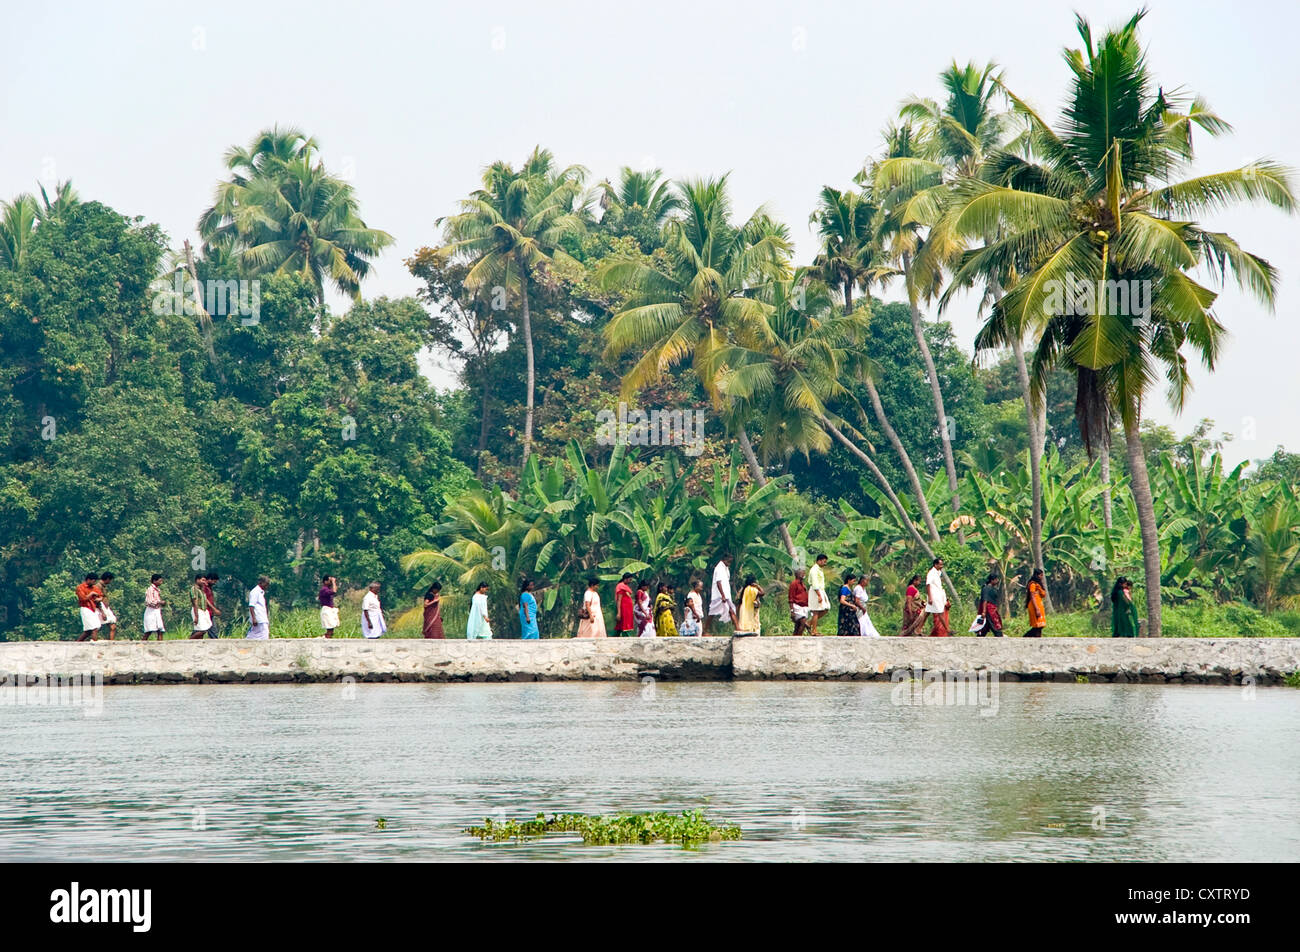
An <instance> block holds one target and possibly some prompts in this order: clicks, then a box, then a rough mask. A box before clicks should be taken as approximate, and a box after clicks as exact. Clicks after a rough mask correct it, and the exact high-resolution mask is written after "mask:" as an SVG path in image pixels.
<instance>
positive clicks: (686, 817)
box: [465, 810, 740, 849]
mask: <svg viewBox="0 0 1300 952" xmlns="http://www.w3.org/2000/svg"><path fill="white" fill-rule="evenodd" d="M465 832H466V833H467V834H469V835H470V836H477V837H478V838H479V839H481V840H493V841H496V842H500V841H503V840H531V839H537V838H538V837H541V836H545V835H546V834H547V833H577V834H579V835H581V836H582V842H583V843H584V844H585V845H587V846H606V845H611V844H619V843H654V842H656V841H663V842H665V843H676V844H678V845H680V846H681V847H682V848H684V849H686V848H690V847H693V846H698V845H700V844H701V843H716V842H719V841H721V840H738V839H740V827H738V826H718V825H715V824H713V823H710V822H709V821H708V820H707V819H706V818H705V816H704V814H703V813H702V812H701V811H699V810H686V811H684V812H682V813H633V814H619V815H618V816H612V817H602V816H587V815H586V814H583V813H560V814H554V813H553V814H551V818H550V819H549V820H548V819H546V814H544V813H539V814H537V816H536V818H535V819H532V820H523V821H515V820H506V821H504V822H494V821H493V820H491V819H489V818H484V820H483V825H482V826H471V827H468V828H467V829H466V830H465Z"/></svg>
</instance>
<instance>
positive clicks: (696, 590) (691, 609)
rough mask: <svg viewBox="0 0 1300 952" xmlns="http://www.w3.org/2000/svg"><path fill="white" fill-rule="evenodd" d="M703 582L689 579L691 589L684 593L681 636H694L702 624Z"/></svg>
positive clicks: (697, 633)
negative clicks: (684, 607) (684, 605)
mask: <svg viewBox="0 0 1300 952" xmlns="http://www.w3.org/2000/svg"><path fill="white" fill-rule="evenodd" d="M703 589H704V582H703V581H701V580H700V579H698V578H697V579H692V580H691V590H690V591H689V592H687V593H686V610H685V611H684V612H683V613H682V628H681V635H682V637H683V638H695V637H697V636H698V635H699V633H700V629H701V626H702V625H703V624H704V595H703Z"/></svg>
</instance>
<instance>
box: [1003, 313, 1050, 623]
mask: <svg viewBox="0 0 1300 952" xmlns="http://www.w3.org/2000/svg"><path fill="white" fill-rule="evenodd" d="M994 297H995V299H996V298H998V297H1001V292H1000V290H995V291H994ZM1011 350H1012V353H1014V354H1015V356H1016V374H1017V376H1019V377H1020V392H1021V395H1022V396H1023V397H1024V401H1025V425H1026V426H1027V427H1028V428H1029V483H1030V486H1031V493H1032V496H1033V502H1032V504H1031V505H1032V506H1033V508H1032V509H1031V510H1030V512H1029V526H1030V537H1031V539H1030V545H1031V547H1032V550H1033V555H1034V568H1036V569H1042V570H1043V577H1044V579H1046V577H1047V568H1046V566H1044V565H1043V432H1042V429H1040V427H1039V420H1038V412H1037V410H1036V409H1035V407H1034V401H1033V396H1032V394H1031V393H1030V390H1029V367H1028V365H1027V364H1026V363H1025V348H1024V345H1023V344H1021V342H1020V338H1019V337H1017V338H1016V339H1015V340H1013V341H1012V342H1011ZM1004 577H1005V576H1004ZM1043 588H1044V589H1046V588H1047V586H1046V585H1044V586H1043ZM1043 602H1044V607H1045V608H1046V609H1047V610H1048V611H1051V610H1052V596H1051V595H1044V596H1043Z"/></svg>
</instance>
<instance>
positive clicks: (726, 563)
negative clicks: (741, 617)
mask: <svg viewBox="0 0 1300 952" xmlns="http://www.w3.org/2000/svg"><path fill="white" fill-rule="evenodd" d="M728 619H730V620H731V627H732V628H733V629H734V628H735V627H736V603H735V602H733V601H732V600H731V556H730V555H724V556H723V557H722V558H720V559H718V564H717V565H715V566H714V567H713V584H712V585H711V586H710V587H709V614H708V615H707V616H705V618H704V634H705V635H708V634H709V633H710V632H711V631H712V630H713V626H714V624H715V623H716V624H719V625H721V624H725V623H726V622H727V620H728Z"/></svg>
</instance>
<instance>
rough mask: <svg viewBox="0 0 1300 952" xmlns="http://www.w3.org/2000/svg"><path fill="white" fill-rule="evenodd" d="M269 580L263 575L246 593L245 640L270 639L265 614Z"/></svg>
mask: <svg viewBox="0 0 1300 952" xmlns="http://www.w3.org/2000/svg"><path fill="white" fill-rule="evenodd" d="M270 587H271V580H270V579H269V578H267V577H266V576H265V575H263V576H262V577H261V578H259V579H258V580H257V584H256V585H254V586H253V590H252V591H251V592H249V593H248V634H247V635H245V636H244V637H245V638H252V639H254V640H255V641H265V640H266V639H268V638H270V637H271V624H270V620H269V619H268V617H267V614H266V590H267V589H268V588H270Z"/></svg>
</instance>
